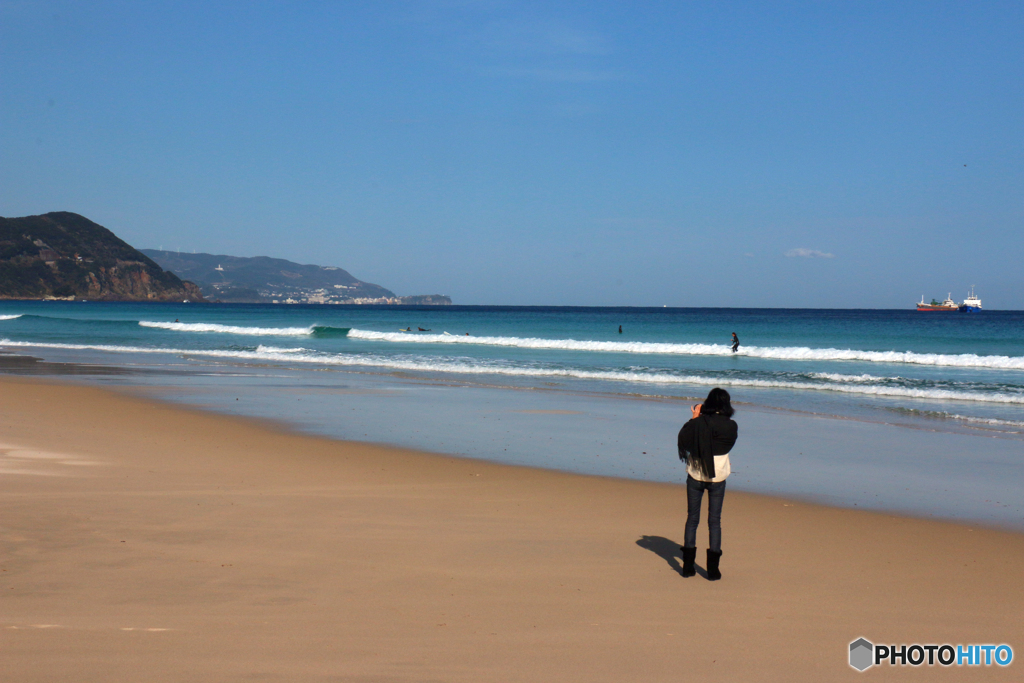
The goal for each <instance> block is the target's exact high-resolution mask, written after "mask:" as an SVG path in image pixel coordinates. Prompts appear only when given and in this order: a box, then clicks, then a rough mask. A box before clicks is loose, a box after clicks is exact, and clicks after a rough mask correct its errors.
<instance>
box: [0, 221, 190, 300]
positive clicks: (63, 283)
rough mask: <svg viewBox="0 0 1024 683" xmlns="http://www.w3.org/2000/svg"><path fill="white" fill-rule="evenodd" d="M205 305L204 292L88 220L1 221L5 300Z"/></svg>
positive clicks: (0, 282) (0, 281)
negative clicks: (164, 302) (86, 300)
mask: <svg viewBox="0 0 1024 683" xmlns="http://www.w3.org/2000/svg"><path fill="white" fill-rule="evenodd" d="M49 297H63V298H81V299H90V300H98V301H182V300H185V299H188V300H189V301H203V297H202V293H201V292H200V291H199V288H198V287H196V286H195V285H194V284H192V283H191V282H188V281H183V280H181V279H179V278H178V276H177V275H175V274H174V273H171V272H168V271H165V270H164V269H162V268H161V267H160V266H158V265H157V264H156V263H155V262H154V261H153V260H152V259H150V258H149V257H148V256H146V255H145V254H143V253H141V252H139V251H138V250H136V249H134V248H133V247H132V246H131V245H129V244H128V243H127V242H125V241H124V240H122V239H120V238H119V237H118V236H117V235H115V234H114V233H112V232H111V231H110V230H107V229H106V228H104V227H103V226H102V225H97V224H96V223H93V222H92V221H90V220H89V219H88V218H85V217H83V216H79V215H78V214H75V213H68V212H64V211H60V212H54V213H47V214H43V215H41V216H25V217H23V218H0V298H4V299H44V298H49Z"/></svg>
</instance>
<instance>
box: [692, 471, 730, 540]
mask: <svg viewBox="0 0 1024 683" xmlns="http://www.w3.org/2000/svg"><path fill="white" fill-rule="evenodd" d="M705 490H706V491H707V492H708V545H709V546H710V547H711V550H714V551H715V552H718V551H720V550H721V549H722V503H723V502H725V482H724V481H714V482H712V481H697V480H696V479H694V478H693V477H691V476H689V475H687V476H686V506H687V515H686V536H685V537H684V541H683V545H685V546H686V547H687V548H694V547H696V546H697V527H698V526H700V501H701V499H702V498H703V497H704V491H705Z"/></svg>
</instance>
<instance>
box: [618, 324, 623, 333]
mask: <svg viewBox="0 0 1024 683" xmlns="http://www.w3.org/2000/svg"><path fill="white" fill-rule="evenodd" d="M619 334H622V325H619Z"/></svg>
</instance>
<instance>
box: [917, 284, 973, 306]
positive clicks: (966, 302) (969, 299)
mask: <svg viewBox="0 0 1024 683" xmlns="http://www.w3.org/2000/svg"><path fill="white" fill-rule="evenodd" d="M921 300H922V301H923V300H924V297H921ZM980 310H981V299H979V298H978V297H976V296H975V295H974V285H971V293H970V294H968V295H967V298H966V299H964V302H963V303H962V304H960V312H961V313H974V312H975V311H980Z"/></svg>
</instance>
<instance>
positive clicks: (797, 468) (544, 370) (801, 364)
mask: <svg viewBox="0 0 1024 683" xmlns="http://www.w3.org/2000/svg"><path fill="white" fill-rule="evenodd" d="M620 325H621V326H622V333H621V334H619V332H618V329H619V326H620ZM1022 327H1024V313H1020V312H1001V311H1000V312H992V311H985V312H982V313H979V314H959V313H951V314H941V313H940V314H928V313H917V312H916V311H827V310H825V311H809V310H736V309H717V310H715V309H635V308H628V309H611V308H599V309H595V308H580V309H573V308H497V307H422V308H412V307H364V306H353V307H347V306H303V305H295V306H259V305H195V304H188V305H178V304H115V303H109V304H107V303H95V302H88V303H83V302H2V303H0V352H4V353H7V354H19V355H23V356H32V357H35V358H40V359H42V360H44V361H48V362H51V363H57V362H59V363H74V364H75V366H74V367H75V368H76V373H77V374H75V375H74V379H75V381H85V382H89V383H94V384H102V385H108V386H109V385H114V386H120V387H124V388H130V389H131V390H132V391H143V392H145V393H147V394H149V395H152V396H155V397H157V398H160V399H163V400H171V401H178V402H181V403H184V404H187V405H191V406H197V407H201V408H204V409H210V410H215V411H220V412H224V413H230V414H238V415H245V416H251V417H258V418H269V419H274V420H277V421H281V422H284V423H286V424H287V425H289V426H290V427H292V428H294V429H298V430H301V431H306V432H309V433H313V434H322V435H326V436H330V437H334V438H342V439H349V440H364V441H371V442H377V443H390V444H395V445H399V446H406V447H410V448H416V449H420V450H428V451H436V452H443V453H451V454H455V455H466V456H472V457H478V458H485V459H491V460H497V461H501V462H508V463H514V464H523V465H531V466H539V467H548V468H554V469H562V470H570V471H576V472H583V473H588V474H597V475H607V476H617V477H629V478H638V479H648V480H654V481H664V482H674V483H680V482H682V481H683V480H684V479H685V469H684V468H682V467H681V466H680V464H679V461H678V458H677V454H676V452H675V450H676V449H675V436H676V432H677V431H678V429H679V427H680V426H681V425H682V423H683V422H684V421H685V420H686V419H687V418H688V417H689V410H688V406H689V405H690V404H691V403H692V402H695V401H696V400H698V399H699V397H701V396H704V395H706V393H707V391H708V390H709V389H710V388H711V387H713V386H724V387H726V388H728V389H729V391H730V393H731V394H732V396H733V400H734V404H735V405H736V406H737V408H738V413H737V416H736V419H737V421H738V423H739V425H740V440H739V441H738V442H737V446H736V447H735V448H734V450H733V458H732V460H733V474H732V476H731V477H730V479H729V482H730V483H729V486H730V487H731V488H738V489H741V490H748V491H755V492H761V493H771V494H779V495H784V496H789V497H797V498H805V499H810V500H815V501H820V502H825V503H829V504H834V505H842V506H849V507H859V508H874V509H883V510H895V511H900V512H905V513H909V514H914V515H924V516H929V515H932V516H938V517H945V518H951V519H957V520H962V521H980V522H984V523H988V524H995V525H999V526H1006V527H1011V528H1015V529H1024V494H1022V493H1021V492H1022V491H1024V414H1022V413H1024V341H1022V336H1021V334H1020V332H1021V330H1022ZM405 328H411V329H412V330H416V331H414V332H404V331H400V330H404V329H405ZM419 328H424V330H425V331H423V332H420V331H418V329H419ZM467 332H468V333H469V335H468V336H467V334H466V333H467ZM732 332H736V333H737V334H738V335H739V337H740V340H741V346H740V349H739V352H738V353H736V354H733V353H731V350H730V348H729V343H730V334H731V333H732ZM0 367H3V365H2V364H0ZM6 367H7V371H8V372H14V371H24V368H25V367H27V366H26V365H25V363H24V362H22V363H20V364H8V365H7V366H6ZM48 367H51V368H57V367H59V366H48ZM111 367H113V368H115V369H116V372H111V371H110V368H111ZM18 368H21V370H19V369H18Z"/></svg>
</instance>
